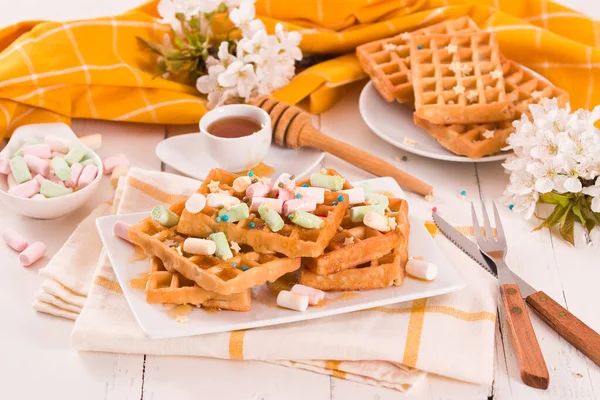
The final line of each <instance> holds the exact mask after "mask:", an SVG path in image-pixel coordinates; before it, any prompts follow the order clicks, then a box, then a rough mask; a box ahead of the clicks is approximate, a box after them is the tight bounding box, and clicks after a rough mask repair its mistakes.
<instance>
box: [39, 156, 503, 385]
mask: <svg viewBox="0 0 600 400" xmlns="http://www.w3.org/2000/svg"><path fill="white" fill-rule="evenodd" d="M198 186H199V182H198V181H195V180H192V179H189V178H185V177H181V176H178V175H172V174H167V173H163V172H155V171H145V170H140V169H136V168H133V169H132V170H131V171H130V174H129V176H128V177H123V178H121V180H120V181H119V186H118V188H117V193H116V195H115V200H114V202H113V205H112V211H110V212H112V213H116V214H123V213H131V212H138V211H146V210H149V209H150V208H152V207H153V206H154V205H156V204H157V203H163V204H172V203H174V202H178V201H181V200H182V199H184V198H185V195H186V194H190V193H193V192H194V191H195V189H196V188H197V187H198ZM106 211H107V206H105V205H103V206H101V207H100V208H98V209H97V210H95V211H94V212H93V213H92V214H91V215H90V217H89V218H88V219H86V220H84V221H83V222H82V223H81V224H80V225H79V227H77V229H76V230H75V231H74V233H73V235H72V237H71V238H70V239H69V240H68V241H67V242H66V243H65V246H64V247H63V248H62V249H61V250H60V251H59V252H58V253H57V255H56V256H55V257H53V259H52V260H51V261H50V263H49V264H48V266H47V267H46V268H44V270H43V272H42V273H43V275H44V276H45V277H47V280H46V281H45V282H44V285H43V286H42V289H41V290H40V291H39V292H38V293H37V294H36V299H35V302H34V308H35V309H36V310H38V311H40V312H45V313H48V314H52V315H56V316H59V317H63V318H69V319H76V323H75V326H74V329H73V334H72V345H73V346H74V347H75V348H76V349H78V350H88V351H105V352H118V353H137V354H157V355H186V356H203V357H216V358H225V359H232V360H262V361H267V362H271V363H276V364H281V365H285V366H289V367H295V368H303V369H307V370H310V371H315V372H319V373H323V374H329V375H333V376H336V377H342V378H345V379H350V380H355V381H358V382H362V383H366V384H371V385H376V386H384V387H389V388H393V389H396V390H408V389H410V388H411V387H412V386H413V385H414V384H416V383H417V382H419V381H421V380H423V378H424V376H425V372H424V371H427V372H432V373H436V374H438V375H443V376H448V377H452V378H455V379H460V380H464V381H468V382H474V383H480V384H490V383H491V381H492V379H493V359H494V334H495V321H496V293H497V283H496V280H495V279H494V278H493V277H492V276H491V275H489V274H488V273H487V272H486V271H484V270H483V268H481V267H480V266H478V265H477V264H475V263H474V262H473V261H472V260H471V259H470V258H469V257H467V256H466V255H464V254H463V253H462V252H461V251H460V250H458V249H457V248H456V247H455V246H453V245H452V244H451V243H450V242H449V241H448V240H446V239H445V238H444V237H443V236H442V235H440V234H439V232H437V230H436V228H435V226H434V225H432V224H427V228H428V230H429V231H430V232H431V234H432V235H433V236H434V238H435V241H436V242H437V244H438V245H439V246H440V247H441V249H442V251H443V253H444V254H446V256H447V257H448V258H449V260H450V261H451V262H452V263H453V264H454V265H455V266H456V268H457V270H458V271H459V273H460V274H461V276H462V277H463V279H464V280H465V281H466V283H467V287H466V288H465V289H463V290H461V291H459V292H455V293H451V294H447V295H443V296H438V297H433V298H428V299H421V300H416V301H411V302H406V303H399V304H394V305H390V306H386V307H377V308H374V309H371V310H364V311H360V312H355V313H350V314H345V315H338V316H333V317H328V318H323V319H317V320H312V321H306V322H300V323H294V324H286V325H280V326H272V327H266V328H261V329H252V330H245V331H236V332H225V333H218V334H211V335H202V336H195V337H188V338H176V339H168V340H151V339H147V338H146V337H145V336H144V334H143V333H142V331H141V329H140V327H139V325H138V324H137V322H136V321H135V319H134V317H133V314H132V313H131V310H130V308H129V306H128V304H127V302H126V300H125V298H124V296H123V294H122V291H121V288H120V286H119V284H118V282H117V280H116V277H115V274H114V272H113V270H112V267H111V266H110V264H109V263H108V261H107V258H106V256H105V255H104V254H102V252H101V250H100V248H97V243H99V239H98V237H97V235H94V232H95V227H94V219H95V218H96V217H97V216H98V215H101V214H102V213H104V212H106ZM460 229H461V230H462V231H463V232H465V233H467V234H469V233H470V234H471V235H472V233H473V232H472V229H471V228H464V227H463V228H460ZM78 237H81V238H85V239H82V240H77V238H78ZM81 253H88V254H86V255H85V257H83V256H81ZM75 294H76V295H75ZM83 301H85V304H84V306H83V308H82V307H81V305H82V303H83ZM197 312H200V311H197Z"/></svg>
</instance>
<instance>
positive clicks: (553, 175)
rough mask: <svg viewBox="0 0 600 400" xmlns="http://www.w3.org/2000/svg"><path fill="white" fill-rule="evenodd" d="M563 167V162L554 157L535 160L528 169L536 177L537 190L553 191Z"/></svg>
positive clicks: (542, 191)
mask: <svg viewBox="0 0 600 400" xmlns="http://www.w3.org/2000/svg"><path fill="white" fill-rule="evenodd" d="M562 168H563V163H560V162H558V161H556V160H554V159H549V160H546V161H544V162H539V161H538V162H534V163H531V164H529V165H527V168H526V171H527V172H529V173H530V174H532V175H533V176H534V177H535V179H536V180H535V190H537V191H538V192H540V193H548V192H551V191H552V190H553V189H554V188H555V183H556V182H557V181H558V180H559V173H560V172H561V170H562Z"/></svg>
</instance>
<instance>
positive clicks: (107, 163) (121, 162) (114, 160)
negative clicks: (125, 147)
mask: <svg viewBox="0 0 600 400" xmlns="http://www.w3.org/2000/svg"><path fill="white" fill-rule="evenodd" d="M102 163H103V164H104V175H110V174H111V173H112V171H113V169H115V168H116V167H129V160H128V159H127V157H125V155H124V154H117V155H116V156H112V157H108V158H106V159H104V160H103V161H102Z"/></svg>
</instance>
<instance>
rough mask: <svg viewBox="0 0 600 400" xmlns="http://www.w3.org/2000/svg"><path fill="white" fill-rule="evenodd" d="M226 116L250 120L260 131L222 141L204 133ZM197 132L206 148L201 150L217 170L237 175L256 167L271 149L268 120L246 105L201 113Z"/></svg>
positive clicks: (258, 111) (263, 113)
mask: <svg viewBox="0 0 600 400" xmlns="http://www.w3.org/2000/svg"><path fill="white" fill-rule="evenodd" d="M230 117H245V118H252V119H253V120H255V121H256V122H258V123H259V124H260V126H261V127H262V128H261V129H260V130H259V131H257V132H254V133H253V134H252V135H249V136H242V137H239V138H223V137H219V136H214V135H211V134H210V133H208V130H207V128H208V127H209V126H210V124H212V123H213V122H215V121H217V120H219V119H222V118H230ZM200 133H201V134H203V135H204V137H205V140H206V144H207V145H208V148H207V149H205V150H206V151H207V153H208V154H210V156H211V157H212V159H213V160H215V161H216V162H217V164H218V167H219V168H221V169H224V170H227V171H230V172H240V171H244V170H248V169H251V168H254V167H256V166H257V165H258V164H259V163H260V162H261V161H262V160H263V159H264V158H265V156H266V155H267V152H268V151H269V147H270V146H271V117H269V114H267V113H266V112H265V111H264V110H263V109H261V108H258V107H255V106H251V105H247V104H230V105H226V106H221V107H217V108H215V109H214V110H211V111H209V112H207V113H206V114H204V116H203V117H202V119H201V120H200Z"/></svg>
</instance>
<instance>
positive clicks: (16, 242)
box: [2, 228, 28, 252]
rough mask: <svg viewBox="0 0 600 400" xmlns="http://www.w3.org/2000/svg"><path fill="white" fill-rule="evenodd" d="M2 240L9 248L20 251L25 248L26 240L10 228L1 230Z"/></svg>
mask: <svg viewBox="0 0 600 400" xmlns="http://www.w3.org/2000/svg"><path fill="white" fill-rule="evenodd" d="M2 240H4V243H6V245H7V246H8V247H10V248H11V249H13V250H15V251H18V252H21V251H23V250H25V249H26V248H27V245H28V244H27V240H26V239H25V238H24V237H23V236H21V235H19V234H18V233H17V232H16V231H14V230H12V229H10V228H9V229H5V230H4V231H2Z"/></svg>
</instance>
